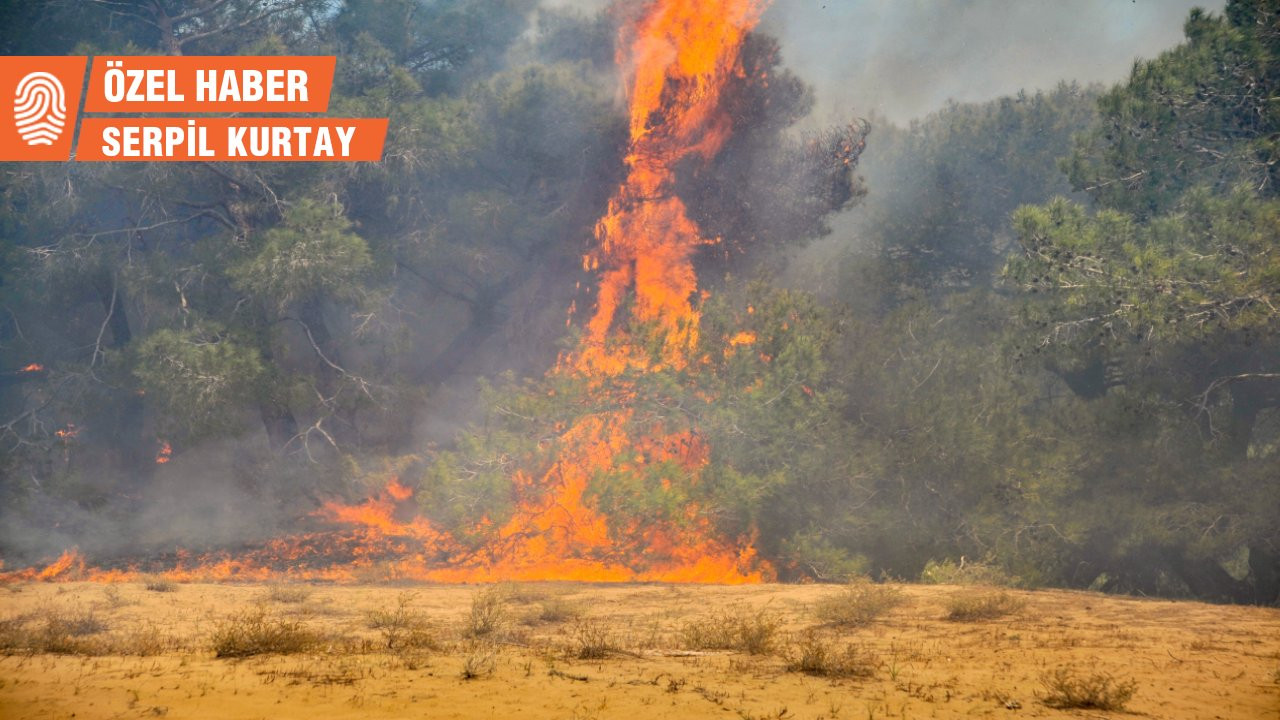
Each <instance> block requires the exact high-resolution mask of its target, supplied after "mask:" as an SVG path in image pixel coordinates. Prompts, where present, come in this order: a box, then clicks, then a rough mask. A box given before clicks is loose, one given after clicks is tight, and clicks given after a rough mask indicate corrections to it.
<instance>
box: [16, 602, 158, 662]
mask: <svg viewBox="0 0 1280 720" xmlns="http://www.w3.org/2000/svg"><path fill="white" fill-rule="evenodd" d="M175 647H176V643H175V642H174V641H173V639H172V638H168V637H165V636H164V635H163V634H161V632H160V630H159V628H157V627H156V626H155V625H153V624H147V625H144V626H142V627H140V628H133V629H128V630H121V631H114V632H108V627H107V624H106V622H104V621H103V620H101V619H100V618H98V616H97V615H95V614H94V613H93V612H92V611H86V610H71V611H67V610H49V611H46V612H44V613H41V614H38V615H36V614H28V615H20V616H17V617H12V618H7V619H5V620H0V653H3V654H7V655H15V654H40V653H49V654H53V655H84V656H104V655H122V656H123V655H136V656H150V655H159V654H162V653H164V652H166V651H168V650H172V649H173V648H175Z"/></svg>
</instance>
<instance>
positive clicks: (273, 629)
mask: <svg viewBox="0 0 1280 720" xmlns="http://www.w3.org/2000/svg"><path fill="white" fill-rule="evenodd" d="M209 641H210V646H211V647H212V649H213V652H214V655H215V656H216V657H220V658H241V657H249V656H251V655H287V654H290V653H300V652H306V651H307V650H310V649H311V648H313V647H315V645H316V644H317V643H318V642H319V636H318V635H316V633H314V632H312V631H311V630H309V629H307V628H306V626H304V625H303V624H302V623H301V622H296V621H291V620H285V619H284V618H279V617H269V616H268V615H267V611H266V610H264V609H263V608H256V609H254V610H248V611H245V612H242V613H239V614H237V615H232V616H231V617H229V618H227V619H226V620H225V621H223V622H222V623H220V624H219V625H218V626H217V627H216V628H214V630H213V634H212V636H210V638H209Z"/></svg>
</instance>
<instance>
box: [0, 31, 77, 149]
mask: <svg viewBox="0 0 1280 720" xmlns="http://www.w3.org/2000/svg"><path fill="white" fill-rule="evenodd" d="M86 59H87V58H85V57H84V56H76V57H51V56H35V57H31V56H16V55H11V56H7V57H0V97H2V98H4V102H5V105H4V107H3V109H0V115H4V116H7V117H0V160H3V161H7V160H53V161H58V162H66V161H67V159H69V158H70V157H71V139H72V137H74V136H75V129H76V114H77V111H78V110H79V109H80V90H81V88H82V87H83V86H84V65H85V61H86Z"/></svg>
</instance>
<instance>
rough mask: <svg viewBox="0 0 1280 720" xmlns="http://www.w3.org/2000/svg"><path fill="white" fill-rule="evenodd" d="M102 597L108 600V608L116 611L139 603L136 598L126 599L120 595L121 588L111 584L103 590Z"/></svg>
mask: <svg viewBox="0 0 1280 720" xmlns="http://www.w3.org/2000/svg"><path fill="white" fill-rule="evenodd" d="M102 595H103V597H104V598H106V601H107V607H109V608H112V609H116V608H122V607H124V606H125V605H137V604H138V601H137V600H136V599H134V598H126V597H124V596H123V595H121V594H120V586H119V585H115V584H111V585H107V586H106V587H105V588H103V589H102Z"/></svg>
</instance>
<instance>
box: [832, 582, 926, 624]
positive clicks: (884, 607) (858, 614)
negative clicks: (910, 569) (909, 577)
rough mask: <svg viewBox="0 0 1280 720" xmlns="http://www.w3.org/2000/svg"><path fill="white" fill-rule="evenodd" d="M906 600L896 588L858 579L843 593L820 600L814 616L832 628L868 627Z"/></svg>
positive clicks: (846, 587)
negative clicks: (839, 626)
mask: <svg viewBox="0 0 1280 720" xmlns="http://www.w3.org/2000/svg"><path fill="white" fill-rule="evenodd" d="M906 599H907V598H906V595H904V594H903V592H902V591H901V590H899V589H897V588H893V587H888V586H886V585H876V584H874V583H872V582H871V581H869V580H866V579H859V580H854V581H853V582H850V583H849V584H848V585H846V586H845V588H844V589H843V590H841V591H840V592H838V593H836V594H834V595H830V596H828V597H825V598H823V599H822V600H819V601H818V602H817V603H816V604H815V605H814V607H813V613H814V615H816V616H817V618H818V619H819V620H821V621H822V622H825V623H827V624H830V625H842V626H855V625H867V624H869V623H871V622H872V621H874V620H875V619H876V618H879V617H880V616H881V615H884V614H885V613H887V612H889V611H890V610H892V609H893V608H895V607H897V606H899V605H901V604H902V603H904V602H906Z"/></svg>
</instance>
